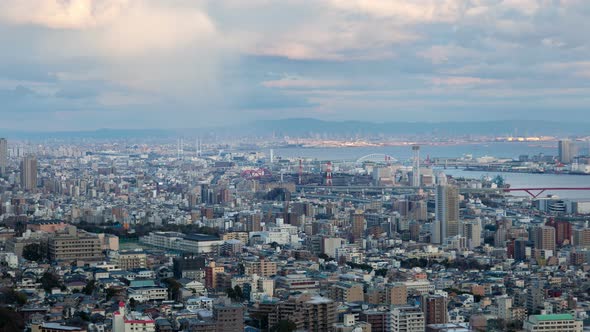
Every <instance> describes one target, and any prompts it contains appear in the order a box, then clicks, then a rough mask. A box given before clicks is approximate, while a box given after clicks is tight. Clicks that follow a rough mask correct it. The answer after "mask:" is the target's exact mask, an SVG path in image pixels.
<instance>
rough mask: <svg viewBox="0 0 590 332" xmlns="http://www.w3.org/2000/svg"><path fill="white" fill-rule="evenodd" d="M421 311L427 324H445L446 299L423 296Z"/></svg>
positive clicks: (440, 296)
mask: <svg viewBox="0 0 590 332" xmlns="http://www.w3.org/2000/svg"><path fill="white" fill-rule="evenodd" d="M422 311H423V312H424V316H425V317H426V325H428V324H446V323H447V322H448V319H447V316H448V312H447V299H446V298H445V297H444V296H442V295H428V294H427V295H423V296H422Z"/></svg>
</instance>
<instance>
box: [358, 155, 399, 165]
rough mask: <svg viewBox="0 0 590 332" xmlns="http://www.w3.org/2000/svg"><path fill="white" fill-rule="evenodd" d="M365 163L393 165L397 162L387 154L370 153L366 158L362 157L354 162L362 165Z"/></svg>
mask: <svg viewBox="0 0 590 332" xmlns="http://www.w3.org/2000/svg"><path fill="white" fill-rule="evenodd" d="M365 161H372V162H377V163H385V164H387V163H395V162H397V159H395V158H394V157H392V156H390V155H388V154H384V153H371V154H368V155H366V156H362V157H360V158H359V159H357V160H356V162H357V163H359V164H360V163H363V162H365Z"/></svg>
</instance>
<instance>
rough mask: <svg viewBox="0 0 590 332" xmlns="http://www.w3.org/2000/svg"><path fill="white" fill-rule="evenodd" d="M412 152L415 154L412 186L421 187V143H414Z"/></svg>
mask: <svg viewBox="0 0 590 332" xmlns="http://www.w3.org/2000/svg"><path fill="white" fill-rule="evenodd" d="M412 152H413V154H414V157H413V160H412V184H411V185H412V186H415V187H420V185H421V182H420V145H413V146H412Z"/></svg>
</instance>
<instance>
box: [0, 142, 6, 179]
mask: <svg viewBox="0 0 590 332" xmlns="http://www.w3.org/2000/svg"><path fill="white" fill-rule="evenodd" d="M7 165H8V141H7V140H6V138H0V176H4V175H6V166H7Z"/></svg>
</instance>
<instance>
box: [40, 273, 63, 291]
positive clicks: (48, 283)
mask: <svg viewBox="0 0 590 332" xmlns="http://www.w3.org/2000/svg"><path fill="white" fill-rule="evenodd" d="M39 282H40V283H41V287H43V289H44V290H45V291H47V292H50V291H51V290H52V289H53V288H60V289H64V288H65V286H64V284H63V283H62V282H61V280H60V279H59V276H57V275H56V274H55V273H51V272H45V273H43V275H42V276H41V279H39Z"/></svg>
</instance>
